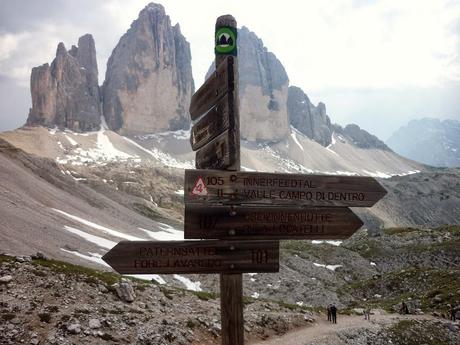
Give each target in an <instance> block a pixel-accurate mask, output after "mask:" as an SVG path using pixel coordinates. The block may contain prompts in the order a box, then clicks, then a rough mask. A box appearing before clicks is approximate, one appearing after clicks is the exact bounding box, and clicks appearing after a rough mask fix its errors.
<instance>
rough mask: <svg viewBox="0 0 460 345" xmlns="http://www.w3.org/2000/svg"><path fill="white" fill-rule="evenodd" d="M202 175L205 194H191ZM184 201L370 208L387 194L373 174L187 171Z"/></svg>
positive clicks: (215, 203)
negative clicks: (368, 175)
mask: <svg viewBox="0 0 460 345" xmlns="http://www.w3.org/2000/svg"><path fill="white" fill-rule="evenodd" d="M199 177H202V178H203V180H204V182H205V185H206V188H207V191H208V193H207V195H201V196H197V195H192V194H191V191H192V188H193V186H194V184H195V182H196V180H197V179H198V178H199ZM184 191H185V195H184V200H185V203H189V204H191V203H202V204H209V205H211V204H214V205H219V204H226V205H237V204H247V205H291V206H337V207H350V206H354V207H370V206H372V205H374V204H375V203H376V202H377V201H378V200H380V199H381V198H382V197H383V196H385V195H386V193H387V192H386V190H385V189H384V188H383V187H382V186H381V185H380V184H379V183H378V182H377V181H376V180H375V179H374V178H372V177H361V176H337V175H299V174H273V173H260V172H241V171H235V172H229V171H216V170H214V171H212V170H186V171H185V185H184Z"/></svg>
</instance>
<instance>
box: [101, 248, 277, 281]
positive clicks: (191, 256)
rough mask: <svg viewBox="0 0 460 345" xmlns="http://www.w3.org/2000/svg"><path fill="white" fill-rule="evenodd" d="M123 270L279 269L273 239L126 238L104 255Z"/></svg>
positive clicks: (117, 267)
mask: <svg viewBox="0 0 460 345" xmlns="http://www.w3.org/2000/svg"><path fill="white" fill-rule="evenodd" d="M102 259H103V260H104V261H105V262H107V263H108V264H109V265H110V266H112V267H113V268H114V269H115V270H116V271H117V272H119V273H122V274H154V273H155V274H176V273H190V274H192V273H221V272H229V273H230V272H231V273H243V272H278V269H279V263H278V261H279V246H278V244H277V243H276V242H273V241H244V242H242V241H217V240H215V241H122V242H119V243H118V244H117V245H116V246H115V247H113V248H112V249H111V250H110V251H109V252H108V253H107V254H105V255H104V256H103V258H102Z"/></svg>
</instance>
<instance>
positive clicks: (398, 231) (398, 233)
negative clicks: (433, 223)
mask: <svg viewBox="0 0 460 345" xmlns="http://www.w3.org/2000/svg"><path fill="white" fill-rule="evenodd" d="M418 231H420V230H419V229H416V228H388V229H384V230H383V233H384V234H386V235H389V236H394V235H396V236H404V235H407V234H410V233H412V232H418Z"/></svg>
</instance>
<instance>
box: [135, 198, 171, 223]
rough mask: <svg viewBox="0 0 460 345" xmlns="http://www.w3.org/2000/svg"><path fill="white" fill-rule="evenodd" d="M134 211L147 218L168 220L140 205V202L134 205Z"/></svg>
mask: <svg viewBox="0 0 460 345" xmlns="http://www.w3.org/2000/svg"><path fill="white" fill-rule="evenodd" d="M133 209H134V211H136V212H137V213H139V214H141V215H143V216H145V217H147V218H150V219H153V220H165V219H166V218H165V217H164V216H163V215H162V214H161V213H160V212H158V211H156V210H154V209H153V208H151V207H148V206H146V205H144V204H141V203H138V202H135V203H133Z"/></svg>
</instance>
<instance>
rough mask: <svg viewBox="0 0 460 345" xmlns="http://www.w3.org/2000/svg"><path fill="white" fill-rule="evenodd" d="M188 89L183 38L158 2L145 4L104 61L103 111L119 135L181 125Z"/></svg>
mask: <svg viewBox="0 0 460 345" xmlns="http://www.w3.org/2000/svg"><path fill="white" fill-rule="evenodd" d="M193 91H194V84H193V78H192V67H191V53H190V46H189V43H188V42H187V41H186V40H185V38H184V36H183V35H182V34H181V31H180V28H179V25H178V24H177V25H176V26H174V27H173V26H171V22H170V19H169V16H167V15H166V13H165V10H164V8H163V6H161V5H158V4H153V3H151V4H149V5H148V6H147V7H145V8H144V9H143V10H142V11H141V12H140V13H139V18H138V19H137V20H135V21H134V22H133V23H132V24H131V28H130V29H129V30H128V31H127V32H126V33H125V34H124V35H123V36H122V37H121V39H120V41H119V43H118V44H117V46H116V47H115V49H114V50H113V52H112V55H111V56H110V58H109V61H108V64H107V72H106V79H105V82H104V86H103V109H104V116H105V118H106V121H107V124H108V126H109V127H110V129H113V130H115V131H118V132H120V133H121V134H142V133H154V132H159V131H165V130H177V129H182V128H187V127H188V125H189V114H188V107H189V104H190V98H191V95H192V93H193Z"/></svg>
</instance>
